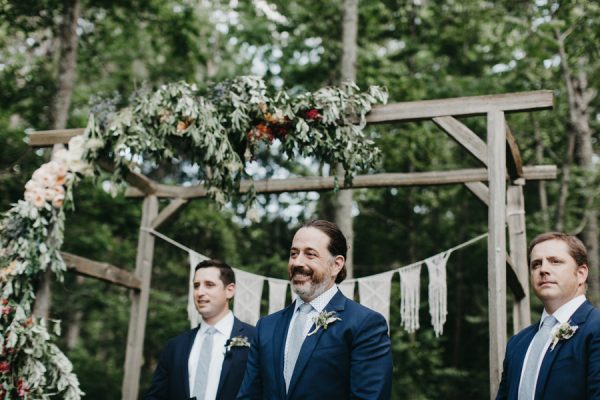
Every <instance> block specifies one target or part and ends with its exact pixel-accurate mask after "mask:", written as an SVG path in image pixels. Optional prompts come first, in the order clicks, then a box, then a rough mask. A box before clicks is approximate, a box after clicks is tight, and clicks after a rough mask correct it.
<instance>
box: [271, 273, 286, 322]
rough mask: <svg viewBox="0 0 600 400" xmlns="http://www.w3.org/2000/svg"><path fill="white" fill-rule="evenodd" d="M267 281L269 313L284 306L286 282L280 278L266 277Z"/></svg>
mask: <svg viewBox="0 0 600 400" xmlns="http://www.w3.org/2000/svg"><path fill="white" fill-rule="evenodd" d="M268 282H269V314H273V313H274V312H275V311H279V310H281V309H282V308H283V307H284V306H285V294H286V293H287V288H288V282H287V281H284V280H282V279H268Z"/></svg>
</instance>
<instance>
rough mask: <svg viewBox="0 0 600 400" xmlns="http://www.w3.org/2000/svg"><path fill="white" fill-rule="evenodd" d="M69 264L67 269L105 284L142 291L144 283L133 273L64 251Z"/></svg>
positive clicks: (65, 259)
mask: <svg viewBox="0 0 600 400" xmlns="http://www.w3.org/2000/svg"><path fill="white" fill-rule="evenodd" d="M60 254H61V255H62V257H63V260H64V261H65V264H67V268H68V269H69V270H71V271H73V272H75V273H77V274H80V275H84V276H89V277H91V278H97V279H100V280H102V281H105V282H109V283H114V284H115V285H119V286H123V287H126V288H128V289H135V290H140V288H141V286H142V283H141V282H140V280H139V279H138V278H136V277H135V276H134V275H133V274H132V273H131V272H129V271H127V270H125V269H122V268H118V267H115V266H114V265H111V264H108V263H103V262H98V261H92V260H89V259H87V258H84V257H80V256H76V255H75V254H70V253H66V252H64V251H62V252H61V253H60Z"/></svg>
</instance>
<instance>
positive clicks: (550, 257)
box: [496, 232, 600, 400]
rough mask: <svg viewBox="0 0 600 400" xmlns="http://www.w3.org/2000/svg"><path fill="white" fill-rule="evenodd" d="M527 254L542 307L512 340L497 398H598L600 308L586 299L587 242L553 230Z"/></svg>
mask: <svg viewBox="0 0 600 400" xmlns="http://www.w3.org/2000/svg"><path fill="white" fill-rule="evenodd" d="M529 255H530V269H531V284H532V287H533V291H534V293H535V295H536V296H537V297H538V298H539V299H540V300H541V301H542V303H543V304H544V311H543V313H542V319H541V321H540V322H538V323H536V324H534V325H531V326H530V327H528V328H525V329H523V330H522V331H521V332H519V333H518V334H517V335H515V336H513V337H512V338H511V339H510V340H509V342H508V345H507V348H506V357H505V359H504V370H503V372H502V381H501V382H500V388H499V390H498V395H497V397H496V399H514V400H517V399H518V400H541V399H544V400H553V399H556V400H567V399H568V400H578V399H581V400H583V399H588V400H589V399H600V310H598V309H597V308H595V307H594V306H592V305H591V304H590V303H589V302H588V301H587V300H586V298H585V292H586V288H587V286H586V285H587V277H588V259H587V251H586V249H585V246H584V245H583V243H581V241H580V240H579V239H577V238H576V237H574V236H571V235H566V234H564V233H558V232H549V233H544V234H541V235H539V236H538V237H536V238H535V239H534V240H533V241H532V242H531V244H530V245H529ZM544 332H547V333H546V334H544Z"/></svg>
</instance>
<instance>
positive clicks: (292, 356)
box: [283, 303, 313, 391]
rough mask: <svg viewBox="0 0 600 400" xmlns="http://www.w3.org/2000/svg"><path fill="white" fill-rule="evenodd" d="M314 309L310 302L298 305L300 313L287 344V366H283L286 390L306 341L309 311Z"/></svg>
mask: <svg viewBox="0 0 600 400" xmlns="http://www.w3.org/2000/svg"><path fill="white" fill-rule="evenodd" d="M312 309H313V307H312V306H311V305H310V304H309V303H304V304H302V305H301V306H300V307H298V311H297V312H298V314H297V315H296V319H295V320H294V325H293V326H292V327H291V328H290V329H291V332H290V336H289V338H290V339H289V343H288V346H287V357H286V358H285V366H284V368H283V376H284V378H285V390H286V391H287V390H288V388H289V387H290V382H291V380H292V375H293V373H294V366H295V365H296V360H298V354H300V348H302V343H304V326H305V325H306V319H307V318H308V313H309V312H310V311H311V310H312Z"/></svg>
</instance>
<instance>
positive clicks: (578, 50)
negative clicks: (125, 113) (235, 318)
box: [0, 0, 600, 399]
mask: <svg viewBox="0 0 600 400" xmlns="http://www.w3.org/2000/svg"><path fill="white" fill-rule="evenodd" d="M356 3H358V7H357V11H356V12H357V14H356V15H357V16H358V35H357V40H356V42H355V45H356V49H357V61H356V81H357V83H358V85H359V86H360V87H361V88H366V86H367V85H373V84H376V85H382V86H385V87H387V88H388V90H389V93H390V102H400V101H410V100H424V99H436V98H447V97H460V96H470V95H484V94H497V93H506V92H516V91H526V90H537V89H550V90H553V91H554V95H555V107H554V109H553V110H549V111H543V112H537V113H531V114H528V113H525V114H518V115H509V116H508V123H509V124H510V126H511V129H512V131H513V133H514V135H515V137H516V139H517V141H518V143H519V146H520V150H521V155H522V158H523V160H524V164H525V165H533V164H556V165H557V166H558V171H559V174H558V178H557V180H555V181H550V182H529V183H528V184H527V185H526V186H525V196H526V211H527V219H526V221H527V236H528V238H532V237H533V236H534V235H536V234H538V233H540V232H543V231H545V230H548V229H558V230H565V231H567V232H569V233H574V234H577V235H579V236H580V237H581V238H582V239H583V240H584V241H585V242H586V244H587V245H588V248H589V249H590V250H591V262H590V264H591V265H590V266H591V272H592V274H591V280H590V290H589V297H590V298H591V299H592V300H593V301H595V302H596V304H598V300H600V276H599V273H598V245H597V239H598V225H597V220H598V211H597V210H598V181H599V174H598V158H597V155H596V151H597V146H598V144H597V130H598V125H599V121H600V114H599V108H598V107H599V105H600V104H599V101H598V98H597V96H596V89H597V83H596V82H598V78H599V76H598V73H599V69H598V64H599V63H600V57H598V50H599V47H598V46H599V45H600V26H599V23H600V7H599V6H598V4H596V3H595V2H592V1H553V0H537V1H514V0H506V1H502V0H499V1H494V2H491V1H484V0H464V1H455V0H445V1H428V0H412V1H401V0H378V1H375V0H369V1H364V0H363V1H359V2H358V1H356V0H354V1H352V0H345V1H343V0H327V1H308V0H285V1H283V0H282V1H279V0H253V1H249V0H248V1H206V0H197V1H192V0H189V1H186V0H179V1H175V0H134V1H128V2H123V1H114V0H103V1H88V0H64V1H57V0H43V1H33V0H21V1H14V2H13V1H7V0H0V210H8V209H9V207H10V204H11V203H14V202H15V201H17V200H18V199H19V198H22V196H23V191H24V184H25V182H26V181H27V180H28V179H29V177H30V175H31V173H32V172H33V171H34V170H35V169H36V168H37V167H38V166H39V165H41V164H42V163H43V162H45V160H47V159H48V158H49V150H34V149H31V148H30V147H29V146H28V145H27V139H26V132H27V131H33V130H44V129H53V128H64V127H68V128H77V127H83V126H85V125H86V122H87V115H88V111H89V109H90V104H92V102H93V99H94V98H95V97H97V96H112V95H113V94H114V93H115V92H118V93H120V95H121V96H122V98H124V99H126V98H127V97H128V96H129V95H130V94H131V93H132V92H133V91H134V90H136V89H137V88H139V87H141V86H142V85H144V84H149V85H153V86H156V85H159V84H161V83H165V82H172V81H179V80H186V81H189V82H195V83H196V84H197V85H199V86H200V87H205V86H207V85H208V84H209V83H210V82H219V81H221V80H224V79H228V78H232V77H235V76H237V75H247V74H257V75H261V76H263V77H264V79H265V80H266V81H267V82H269V83H270V84H271V85H273V86H274V87H275V88H285V89H287V90H289V91H290V92H292V93H299V92H303V91H310V90H316V89H317V88H320V87H322V86H325V85H332V84H337V83H339V82H340V80H341V77H342V72H341V71H342V69H341V64H342V58H343V53H344V51H345V50H344V47H343V41H342V36H343V35H342V32H343V30H344V23H347V22H348V20H349V19H348V18H344V15H348V10H349V7H352V5H353V4H356ZM462 121H463V122H464V123H466V124H467V125H468V126H469V127H470V128H471V129H473V130H474V131H475V132H477V133H478V134H479V135H480V136H481V137H482V138H484V139H485V120H484V119H482V118H466V119H463V120H462ZM368 130H369V132H370V133H371V134H373V136H374V137H375V138H376V141H377V143H378V145H379V146H380V147H381V149H382V150H383V160H382V163H381V165H380V166H379V168H378V170H377V171H373V172H416V171H432V170H449V169H454V168H469V167H479V165H478V164H477V162H476V160H474V159H471V158H469V157H465V156H464V154H465V152H464V150H462V149H461V148H459V147H458V146H457V145H456V144H455V143H454V142H452V141H451V140H449V139H448V138H447V137H446V136H445V135H444V134H443V133H442V132H441V131H440V130H439V129H438V128H437V127H435V126H434V125H433V124H432V123H426V122H419V123H407V124H402V125H380V126H375V127H369V129H368ZM271 153H272V154H271V156H270V159H271V160H275V161H269V162H267V161H266V160H267V157H266V156H265V155H262V156H259V157H258V160H257V161H256V162H254V163H253V164H252V165H251V167H250V170H251V171H252V172H253V173H254V175H255V177H261V178H263V177H280V178H281V177H287V176H297V175H311V174H316V173H328V171H329V170H330V169H331V168H330V166H327V165H319V164H317V163H315V162H311V161H310V160H303V162H300V163H298V162H296V160H289V159H285V158H284V157H280V156H278V154H277V148H276V147H275V148H274V149H273V150H272V151H271ZM197 171H198V170H197V168H195V167H194V166H193V165H189V164H186V163H185V162H181V163H177V164H173V165H169V166H160V167H158V168H156V167H152V166H148V167H147V170H146V171H145V172H147V173H148V174H149V175H150V176H151V177H152V178H154V179H157V180H160V181H162V182H165V183H173V184H175V183H176V184H192V183H195V182H196V180H197V178H196V176H197ZM75 196H76V198H75V204H76V209H75V210H74V211H71V212H69V215H68V217H67V226H66V232H65V235H66V238H65V244H64V247H63V249H64V250H66V251H69V252H72V253H75V254H78V255H82V256H85V257H88V258H91V259H95V260H99V261H106V262H110V263H112V264H114V265H117V266H120V267H123V268H127V269H130V270H132V269H133V266H134V263H135V251H136V244H137V235H138V227H139V220H140V209H141V201H139V200H132V199H126V198H124V197H123V196H122V194H117V195H116V196H113V194H111V190H110V186H109V185H108V184H107V183H105V182H102V179H100V181H99V182H92V181H88V182H85V183H84V184H81V185H79V187H78V188H77V189H76V193H75ZM334 196H335V194H331V193H315V192H311V193H300V194H283V195H268V196H259V197H258V202H259V206H258V211H259V216H260V218H259V220H258V221H257V222H251V221H249V220H248V219H247V218H245V217H244V216H243V215H242V214H241V213H240V212H239V211H240V210H239V207H236V205H235V204H230V205H229V206H228V207H226V208H225V209H224V210H219V208H218V207H217V206H216V205H215V204H214V203H213V202H211V201H210V200H197V201H194V202H192V203H191V204H189V205H188V206H187V207H186V208H185V210H184V211H183V212H181V213H180V214H179V215H178V217H177V218H176V219H174V220H173V221H172V222H171V223H169V225H167V226H165V227H163V228H162V232H163V233H164V234H166V235H168V236H170V237H172V238H174V239H175V240H177V241H179V242H181V243H184V244H185V245H186V246H188V247H190V248H192V249H194V250H196V251H199V252H200V253H203V254H205V255H207V256H210V257H216V258H221V259H223V260H226V261H227V262H228V263H230V264H231V265H233V266H236V267H239V268H242V269H244V270H247V271H251V272H256V273H260V274H263V275H266V276H271V277H278V278H285V277H286V265H287V255H288V250H289V243H290V240H291V237H292V235H293V232H294V231H295V229H297V227H298V226H299V224H301V223H302V222H303V221H305V220H308V219H311V218H314V217H320V218H328V219H332V218H333V216H334V214H335V212H336V210H335V204H336V202H335V201H333V198H334ZM351 212H352V214H353V215H354V220H353V221H354V244H353V250H354V260H353V264H354V269H353V272H354V276H355V277H361V276H367V275H371V274H374V273H378V272H382V271H386V270H389V269H390V268H396V267H399V266H402V265H407V264H409V263H411V262H414V261H418V260H422V259H424V258H426V257H428V256H431V255H433V254H436V253H439V252H440V251H443V250H445V249H447V248H450V247H453V246H454V245H456V244H459V243H461V242H464V241H466V240H468V239H470V238H472V237H474V236H476V235H479V234H481V233H483V232H486V230H487V208H486V207H485V206H484V205H483V204H481V202H480V201H479V200H478V199H476V198H475V197H474V196H473V195H472V194H471V193H470V192H469V191H468V190H467V189H466V188H465V187H463V186H459V185H455V186H439V187H402V188H389V189H373V190H356V191H354V195H353V200H352V203H351ZM156 246H157V248H156V251H155V257H154V272H153V277H152V292H151V297H150V306H149V316H148V324H147V328H146V341H145V346H144V366H143V371H142V382H141V388H142V391H143V390H145V389H146V388H147V387H148V384H149V382H150V378H151V374H152V371H153V369H154V367H155V365H156V361H157V357H158V354H159V352H160V350H161V348H162V346H163V345H164V343H165V342H166V341H167V339H168V338H169V337H172V336H174V335H176V334H177V333H179V332H181V331H183V330H185V329H187V328H188V327H189V323H188V321H187V316H186V310H185V306H186V297H187V279H188V260H187V254H186V253H184V252H182V251H181V250H179V249H177V248H174V247H172V246H171V245H169V244H167V243H164V242H162V241H160V240H157V242H156ZM486 259H487V257H486V245H485V241H481V242H479V243H477V244H475V245H472V246H470V247H467V248H464V249H462V250H459V251H456V252H455V253H454V254H452V256H451V257H450V260H449V262H448V266H447V267H448V320H447V323H446V325H445V329H444V335H443V336H441V337H440V338H436V337H435V335H434V332H433V329H432V327H431V325H430V322H429V320H430V317H429V314H428V304H427V290H426V288H427V274H426V272H425V269H424V270H423V272H422V275H421V288H422V289H421V309H420V322H421V328H420V330H418V331H417V332H416V333H415V334H407V333H406V332H405V331H403V330H402V329H401V327H400V315H399V284H398V279H397V277H395V279H394V283H393V288H392V291H393V294H392V306H391V307H392V308H391V336H392V342H393V351H394V384H393V398H395V399H400V398H402V399H439V398H446V399H462V398H486V397H488V396H489V373H488V322H487V319H488V317H487V316H488V311H487V266H486ZM265 290H266V288H265ZM509 302H510V299H509ZM266 307H267V305H266V303H265V304H263V314H264V313H265V312H266ZM508 309H509V310H510V304H509V307H508ZM540 312H541V306H540V304H539V302H537V301H536V300H535V299H533V300H532V314H533V316H532V318H533V319H534V320H535V318H537V317H538V316H539V314H540ZM128 314H129V298H128V294H127V292H126V290H125V289H122V288H119V287H114V286H110V285H108V284H106V283H102V282H99V281H95V280H91V279H84V278H81V277H76V276H74V275H72V274H68V275H67V276H66V278H65V281H64V283H56V282H54V283H53V284H52V296H51V302H50V309H49V316H50V318H58V319H61V320H62V321H63V323H62V325H63V335H62V339H61V343H60V345H61V347H62V348H63V349H65V350H66V352H67V355H68V356H69V357H70V359H71V360H72V361H73V364H74V368H75V371H76V373H77V374H78V376H79V379H80V381H81V386H82V389H83V390H84V391H85V392H86V393H87V398H89V399H107V398H111V399H112V398H119V397H120V391H121V379H122V374H123V363H124V356H125V342H126V335H127V323H128ZM508 320H509V321H510V320H511V319H510V317H509V318H508ZM508 329H509V335H510V334H511V333H512V327H511V326H509V327H508Z"/></svg>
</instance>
